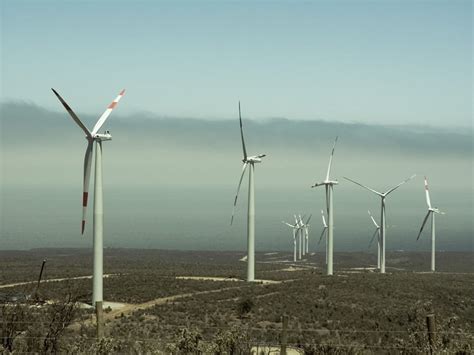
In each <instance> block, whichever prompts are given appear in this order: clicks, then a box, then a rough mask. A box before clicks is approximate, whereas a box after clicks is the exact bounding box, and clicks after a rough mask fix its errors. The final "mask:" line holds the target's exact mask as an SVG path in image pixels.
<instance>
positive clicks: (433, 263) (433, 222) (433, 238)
mask: <svg viewBox="0 0 474 355" xmlns="http://www.w3.org/2000/svg"><path fill="white" fill-rule="evenodd" d="M425 195H426V204H427V205H428V213H427V214H426V216H425V219H424V220H423V224H422V225H421V228H420V232H419V233H418V237H417V238H416V240H418V239H420V236H421V232H423V228H424V226H425V224H426V221H427V220H428V217H429V216H430V214H431V271H433V272H434V271H435V213H439V214H445V213H444V212H441V211H440V210H439V209H438V208H436V207H432V206H431V200H430V191H429V190H428V180H427V179H426V176H425Z"/></svg>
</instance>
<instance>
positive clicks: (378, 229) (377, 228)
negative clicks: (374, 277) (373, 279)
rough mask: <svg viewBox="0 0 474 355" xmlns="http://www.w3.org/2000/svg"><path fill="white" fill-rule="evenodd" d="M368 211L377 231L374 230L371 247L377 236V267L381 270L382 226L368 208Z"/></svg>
mask: <svg viewBox="0 0 474 355" xmlns="http://www.w3.org/2000/svg"><path fill="white" fill-rule="evenodd" d="M367 212H368V213H369V216H370V219H371V220H372V222H373V223H374V226H375V232H374V235H373V236H372V239H371V240H370V243H369V248H370V247H371V246H372V243H373V241H374V239H375V236H377V269H379V270H380V226H379V225H378V224H377V222H375V219H374V217H373V216H372V214H371V213H370V211H369V210H367Z"/></svg>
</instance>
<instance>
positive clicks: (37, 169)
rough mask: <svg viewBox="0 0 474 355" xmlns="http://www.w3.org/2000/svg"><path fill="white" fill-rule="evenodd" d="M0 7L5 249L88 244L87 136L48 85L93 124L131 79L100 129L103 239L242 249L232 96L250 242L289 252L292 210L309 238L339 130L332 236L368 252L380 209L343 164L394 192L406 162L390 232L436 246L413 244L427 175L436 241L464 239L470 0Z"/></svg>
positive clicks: (468, 230) (17, 0) (448, 243)
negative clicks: (245, 169)
mask: <svg viewBox="0 0 474 355" xmlns="http://www.w3.org/2000/svg"><path fill="white" fill-rule="evenodd" d="M0 4H1V5H0V6H1V21H0V22H1V41H0V42H1V56H0V58H1V73H0V74H1V75H0V83H1V99H2V100H1V106H0V108H1V111H0V114H1V115H0V116H1V117H0V118H1V120H0V129H1V131H0V138H1V139H0V164H1V165H0V168H1V171H0V172H1V175H0V177H1V184H0V188H1V190H0V192H1V193H0V197H1V199H0V208H1V210H0V217H1V219H0V222H1V225H0V233H1V234H0V237H1V241H2V243H1V244H0V248H6V249H9V248H31V247H50V246H61V247H62V246H80V247H90V246H91V225H92V223H91V222H92V221H91V216H92V211H89V223H88V225H87V232H86V236H85V237H80V234H79V226H80V216H81V195H82V159H83V154H84V150H85V143H86V142H85V140H84V138H83V133H82V132H81V131H80V129H79V128H78V127H77V126H75V124H74V122H73V121H72V120H71V119H70V117H69V116H68V115H67V113H66V112H65V111H64V109H63V107H62V106H61V105H60V103H59V102H58V100H57V99H56V97H55V96H54V95H53V94H52V92H51V90H50V88H51V87H54V88H56V89H57V90H58V91H59V92H60V93H61V94H62V95H63V96H64V98H65V99H66V100H67V101H68V102H69V104H70V105H71V106H72V107H73V108H74V110H75V111H76V112H77V113H79V115H80V116H81V117H82V118H83V120H84V122H85V124H86V125H87V126H88V127H92V126H93V124H94V123H95V120H96V117H98V115H100V114H101V113H102V112H103V110H104V109H105V107H106V106H107V105H108V104H109V102H110V101H111V100H112V99H113V98H114V97H115V96H116V95H117V93H118V92H119V91H120V90H121V89H122V88H126V89H127V93H126V96H125V97H124V98H123V100H122V101H121V102H120V105H119V106H118V108H117V110H116V112H114V113H113V114H112V116H111V117H110V118H109V120H108V121H107V123H106V126H105V127H104V128H110V130H111V131H112V135H113V137H114V138H113V141H112V142H107V143H104V190H105V197H104V198H105V202H104V203H105V211H106V212H105V226H106V227H105V230H106V232H105V234H106V236H105V239H104V240H105V241H104V244H105V245H106V246H118V247H121V246H123V247H155V248H184V249H188V248H191V249H195V248H198V249H240V250H244V249H245V245H246V239H245V238H246V237H245V234H246V228H245V223H246V218H245V211H246V187H245V186H246V184H245V183H244V188H243V190H242V195H241V197H240V201H239V204H238V208H237V215H236V220H235V225H234V226H233V227H232V228H230V227H229V219H230V213H231V211H232V202H233V196H234V193H235V189H236V185H237V182H238V178H239V174H240V171H241V159H242V157H241V154H242V153H241V146H240V136H239V131H238V124H237V101H238V99H241V100H242V102H243V117H244V122H245V128H246V136H247V139H248V146H247V149H248V151H249V153H250V154H258V153H267V154H268V157H267V158H265V161H264V162H263V164H261V165H259V166H258V167H257V169H256V209H257V227H256V228H257V239H256V247H257V250H274V249H283V250H287V249H290V250H291V240H290V236H291V231H290V230H288V229H286V227H285V226H284V225H282V224H281V220H283V219H285V220H290V219H291V218H292V217H291V216H292V214H293V213H308V214H309V213H312V214H313V215H314V217H313V218H314V220H313V223H314V227H313V232H312V233H313V234H312V238H313V240H312V243H313V245H314V243H315V240H314V238H316V237H317V235H318V234H319V228H320V225H319V223H320V219H319V218H320V217H319V213H320V209H321V208H323V207H324V192H323V191H322V190H317V189H311V188H310V186H311V185H312V184H313V183H314V182H316V181H317V180H320V179H322V178H323V175H324V172H325V170H326V166H327V159H328V153H329V151H330V147H331V145H332V142H333V140H334V137H335V136H336V135H338V136H339V137H340V140H339V145H338V147H337V150H336V157H335V160H334V178H337V179H339V181H340V182H341V183H340V185H339V186H337V188H336V191H335V197H334V199H335V250H348V249H351V250H354V249H357V250H367V244H368V240H369V239H370V236H371V234H372V227H371V224H370V220H369V219H368V215H367V209H369V208H370V209H371V210H373V213H374V215H376V214H378V212H377V211H379V201H378V199H377V198H375V197H374V196H372V195H370V194H368V193H366V192H365V191H364V190H362V189H361V188H359V187H357V186H354V185H351V184H350V183H347V182H345V181H344V180H343V179H342V177H343V176H349V177H352V178H354V179H357V180H360V181H361V182H363V183H366V184H368V185H370V186H371V187H373V188H375V189H380V190H385V189H388V188H389V187H391V186H394V185H396V184H397V183H398V182H400V181H402V180H403V179H405V178H406V177H408V176H410V175H411V174H413V173H417V174H418V177H417V178H416V180H414V181H411V182H410V183H408V184H406V186H403V187H402V188H400V190H399V191H397V192H396V193H394V194H393V196H391V197H390V201H389V202H388V206H387V218H388V225H389V226H388V232H387V238H388V240H387V248H388V249H391V250H393V249H405V248H410V249H417V250H428V249H429V239H428V238H427V235H426V234H425V235H424V236H423V238H422V239H421V241H419V242H415V239H416V234H417V232H418V229H419V225H420V223H421V220H422V218H423V216H424V214H425V213H426V205H425V201H424V193H423V191H424V190H423V180H422V176H423V175H427V176H428V177H429V178H430V186H431V187H432V193H433V196H432V201H433V203H434V204H435V205H437V206H438V207H439V208H440V209H442V210H445V211H446V215H444V216H440V217H439V218H438V219H437V221H438V225H437V231H438V236H439V237H438V238H439V239H438V242H437V245H438V246H439V248H440V249H446V250H467V249H471V250H472V245H473V221H472V216H473V214H474V212H473V188H474V186H473V132H472V2H471V1H460V0H449V1H448V0H432V1H408V0H406V1H404V0H400V1H395V0H393V1H392V0H387V1H382V0H380V1H357V0H351V1H342V0H335V1H313V2H311V1H307V2H300V1H291V2H290V1H278V2H277V1H256V2H254V1H240V2H234V1H219V2H217V1H215V2H210V1H209V2H204V1H199V2H198V1H194V2H184V1H173V2H162V1H133V2H132V1H112V0H111V1H107V0H104V1H59V0H55V1H47V0H42V1H22V0H2V1H0ZM186 117H188V118H190V119H182V118H186ZM282 117H283V118H286V119H287V120H282V119H273V120H270V119H271V118H282ZM321 120H322V121H321ZM351 122H352V123H353V122H360V123H361V124H349V123H351ZM429 126H431V128H430V127H429ZM453 178H454V179H455V183H451V182H452V181H453ZM448 182H449V183H448ZM90 191H92V184H91V190H90Z"/></svg>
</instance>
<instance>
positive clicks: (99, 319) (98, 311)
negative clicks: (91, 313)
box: [95, 301, 104, 340]
mask: <svg viewBox="0 0 474 355" xmlns="http://www.w3.org/2000/svg"><path fill="white" fill-rule="evenodd" d="M95 319H96V325H97V340H100V339H101V338H103V337H104V310H103V308H102V301H97V302H96V303H95Z"/></svg>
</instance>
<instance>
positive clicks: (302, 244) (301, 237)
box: [295, 215, 306, 259]
mask: <svg viewBox="0 0 474 355" xmlns="http://www.w3.org/2000/svg"><path fill="white" fill-rule="evenodd" d="M303 217H304V216H303ZM295 218H296V217H295ZM297 223H298V225H299V226H300V250H301V255H302V256H305V255H306V248H305V246H304V245H305V241H304V223H303V218H302V217H301V215H298V220H297ZM300 259H301V257H300Z"/></svg>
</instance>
